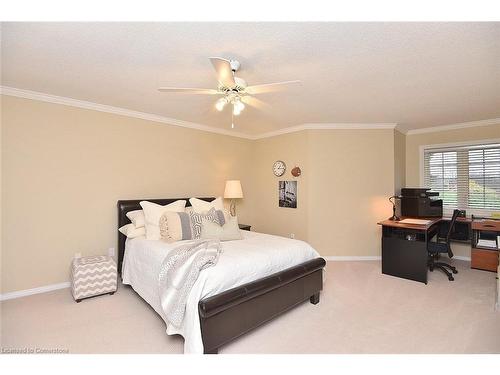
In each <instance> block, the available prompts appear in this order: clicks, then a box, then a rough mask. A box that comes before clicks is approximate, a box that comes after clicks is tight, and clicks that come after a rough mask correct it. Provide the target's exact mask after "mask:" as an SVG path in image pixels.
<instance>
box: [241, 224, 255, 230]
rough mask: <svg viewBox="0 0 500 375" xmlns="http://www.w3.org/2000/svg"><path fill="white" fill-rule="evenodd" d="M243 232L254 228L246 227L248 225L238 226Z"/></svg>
mask: <svg viewBox="0 0 500 375" xmlns="http://www.w3.org/2000/svg"><path fill="white" fill-rule="evenodd" d="M238 225H239V227H240V229H241V230H248V231H250V228H251V227H252V226H251V225H246V224H238Z"/></svg>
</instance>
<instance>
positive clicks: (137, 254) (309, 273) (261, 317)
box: [118, 198, 326, 354]
mask: <svg viewBox="0 0 500 375" xmlns="http://www.w3.org/2000/svg"><path fill="white" fill-rule="evenodd" d="M178 199H184V200H186V201H187V206H189V199H186V198H176V199H147V200H148V201H150V202H153V203H157V204H160V205H166V204H169V203H172V202H174V201H176V200H178ZM199 199H202V200H205V201H208V202H210V201H212V200H213V199H214V198H199ZM141 201H142V199H141V200H120V201H118V227H121V226H123V225H125V224H128V223H129V222H130V220H129V219H128V218H127V217H126V214H127V212H129V211H133V210H137V209H140V208H141V207H140V204H139V202H141ZM242 234H243V240H239V241H227V242H224V243H223V246H224V252H223V254H222V255H221V257H220V259H219V261H218V263H217V265H216V266H214V267H210V268H207V269H205V270H204V271H203V272H202V273H200V276H199V278H198V280H197V281H196V284H195V286H194V287H193V289H192V291H191V293H190V295H189V298H188V303H187V305H186V313H185V319H184V323H183V325H182V327H172V326H170V325H167V333H168V334H181V335H182V336H183V337H184V339H185V346H184V352H185V353H206V354H208V353H210V354H216V353H217V352H218V350H219V348H220V347H222V346H223V345H226V344H227V343H228V342H230V341H231V340H233V339H235V338H237V337H239V336H241V335H243V334H244V333H246V332H248V331H250V330H252V329H254V328H256V327H258V326H259V325H261V324H263V323H265V322H267V321H269V320H271V319H273V318H274V317H276V316H278V315H280V314H281V313H283V312H285V311H287V310H289V309H290V308H292V307H294V306H296V305H298V304H300V303H302V302H304V301H306V300H308V299H309V300H310V302H311V303H312V304H317V303H319V296H320V291H321V290H322V286H323V268H324V267H325V264H326V262H325V260H324V259H323V258H321V257H319V256H318V254H317V252H316V251H315V250H314V249H312V248H311V247H310V246H309V245H308V244H307V243H305V242H302V241H296V240H291V239H287V238H283V237H277V236H271V235H265V234H260V233H254V232H249V231H242ZM172 246H174V245H172V244H167V243H165V242H163V241H148V240H146V239H145V238H134V239H127V238H126V237H125V236H124V235H123V234H121V233H119V235H118V272H119V274H120V275H121V277H122V281H123V283H124V284H128V285H130V286H132V288H133V289H134V290H135V291H136V292H137V293H138V294H139V295H140V296H141V297H142V298H143V299H144V300H145V301H146V302H147V303H148V304H149V305H151V306H152V307H153V309H154V310H155V311H156V312H157V313H158V314H159V315H160V316H161V317H162V318H163V319H164V320H165V318H164V314H163V311H162V308H161V306H160V303H159V291H158V282H157V275H158V270H159V267H160V264H161V262H162V259H163V258H164V256H165V254H166V253H168V251H169V250H170V249H171V248H172Z"/></svg>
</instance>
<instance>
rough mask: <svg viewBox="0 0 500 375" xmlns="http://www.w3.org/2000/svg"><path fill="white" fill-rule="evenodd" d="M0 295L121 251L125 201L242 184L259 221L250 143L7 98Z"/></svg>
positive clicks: (247, 213) (244, 207) (57, 278)
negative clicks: (119, 207)
mask: <svg viewBox="0 0 500 375" xmlns="http://www.w3.org/2000/svg"><path fill="white" fill-rule="evenodd" d="M1 98H2V130H3V137H2V156H3V158H2V167H3V171H2V172H3V173H2V200H3V203H4V204H3V207H2V219H3V220H2V226H3V236H2V249H3V252H2V258H3V262H2V284H3V288H2V292H3V293H5V292H10V291H16V290H23V289H28V288H34V287H39V286H43V285H48V284H54V283H60V282H65V281H67V280H68V272H69V264H70V261H71V259H72V257H73V255H74V254H75V253H76V252H81V253H82V254H98V253H106V251H107V249H108V248H110V247H114V248H116V236H117V231H116V224H117V218H116V215H117V213H116V201H117V200H119V199H137V198H159V197H163V198H166V197H185V196H218V195H222V193H223V191H224V183H225V180H226V179H240V180H241V181H242V185H243V189H244V193H245V199H244V200H243V202H242V204H239V206H238V213H239V216H240V221H241V222H248V223H252V222H253V219H252V217H251V210H250V207H249V206H250V202H253V201H254V200H255V199H256V197H254V196H253V195H252V190H251V189H249V188H248V189H247V187H249V186H250V183H251V173H249V171H250V170H251V169H252V166H253V163H252V158H251V156H252V153H251V146H252V143H251V141H249V140H244V139H239V138H235V137H228V136H223V135H217V134H213V133H207V132H201V131H197V130H190V129H185V128H181V127H175V126H166V125H164V124H158V123H154V122H149V121H144V120H139V119H134V118H128V117H122V116H118V115H113V114H107V113H102V112H96V111H91V110H84V109H78V108H73V107H68V106H63V105H56V104H49V103H44V102H39V101H32V100H27V99H20V98H14V97H9V96H2V97H1Z"/></svg>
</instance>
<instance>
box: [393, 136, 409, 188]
mask: <svg viewBox="0 0 500 375" xmlns="http://www.w3.org/2000/svg"><path fill="white" fill-rule="evenodd" d="M405 186H406V136H405V135H404V134H403V133H400V132H399V131H397V130H394V194H396V195H399V194H400V193H401V188H403V187H405Z"/></svg>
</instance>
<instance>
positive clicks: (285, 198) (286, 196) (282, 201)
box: [278, 181, 297, 208]
mask: <svg viewBox="0 0 500 375" xmlns="http://www.w3.org/2000/svg"><path fill="white" fill-rule="evenodd" d="M278 197H279V198H278V205H279V206H280V207H288V208H297V181H279V183H278Z"/></svg>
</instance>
